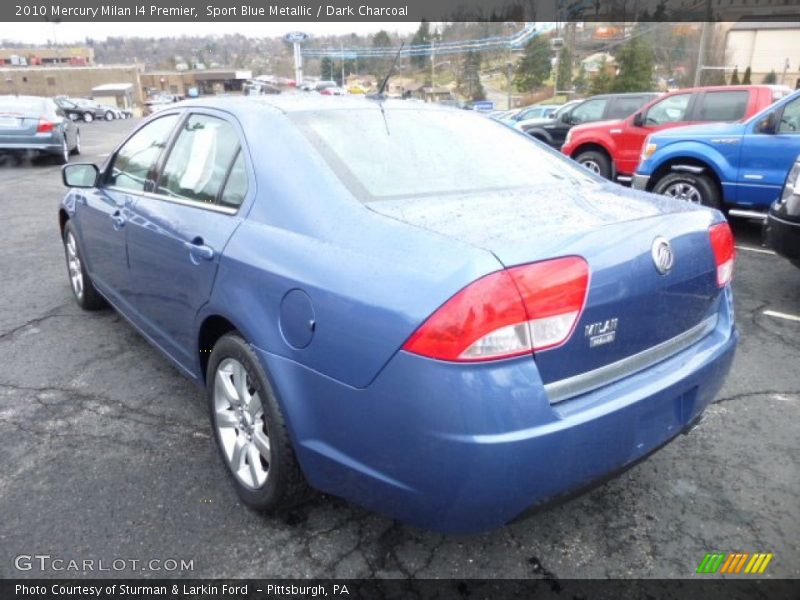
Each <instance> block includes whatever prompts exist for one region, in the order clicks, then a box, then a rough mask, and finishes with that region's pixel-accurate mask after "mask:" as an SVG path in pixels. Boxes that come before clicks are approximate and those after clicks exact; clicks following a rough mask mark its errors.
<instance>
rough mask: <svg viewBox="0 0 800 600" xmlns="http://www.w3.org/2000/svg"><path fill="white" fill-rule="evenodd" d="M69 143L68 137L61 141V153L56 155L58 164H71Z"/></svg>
mask: <svg viewBox="0 0 800 600" xmlns="http://www.w3.org/2000/svg"><path fill="white" fill-rule="evenodd" d="M69 154H70V152H69V143H68V142H67V136H66V134H65V135H64V139H62V140H61V152H59V153H58V154H56V155H55V159H56V164H59V165H65V164H67V163H68V162H69Z"/></svg>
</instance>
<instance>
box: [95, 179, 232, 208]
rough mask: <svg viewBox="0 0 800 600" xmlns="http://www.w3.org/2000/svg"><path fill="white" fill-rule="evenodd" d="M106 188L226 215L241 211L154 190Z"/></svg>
mask: <svg viewBox="0 0 800 600" xmlns="http://www.w3.org/2000/svg"><path fill="white" fill-rule="evenodd" d="M105 189H107V190H112V191H114V192H118V193H120V194H128V195H129V196H144V197H145V198H150V199H151V200H162V201H163V202H172V203H173V204H180V205H182V206H191V207H193V208H199V209H202V210H210V211H211V212H217V213H222V214H225V215H235V214H236V213H237V212H239V209H238V208H232V207H230V206H220V205H219V204H210V203H208V202H198V201H197V200H184V199H182V198H174V197H172V196H167V195H166V194H154V193H153V192H134V191H131V190H126V189H125V188H119V187H116V186H111V185H110V186H108V187H106V188H105Z"/></svg>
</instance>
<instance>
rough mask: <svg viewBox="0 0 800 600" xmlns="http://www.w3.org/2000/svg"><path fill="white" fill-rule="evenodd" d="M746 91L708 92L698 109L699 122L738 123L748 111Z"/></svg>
mask: <svg viewBox="0 0 800 600" xmlns="http://www.w3.org/2000/svg"><path fill="white" fill-rule="evenodd" d="M749 97H750V94H749V93H748V92H747V91H746V90H737V91H730V92H706V93H705V94H703V98H702V99H701V100H700V106H699V108H698V109H697V111H696V112H697V118H696V119H695V120H697V121H738V120H739V119H741V118H743V117H744V113H745V111H746V110H747V100H748V99H749Z"/></svg>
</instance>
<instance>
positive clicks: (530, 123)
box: [513, 100, 583, 141]
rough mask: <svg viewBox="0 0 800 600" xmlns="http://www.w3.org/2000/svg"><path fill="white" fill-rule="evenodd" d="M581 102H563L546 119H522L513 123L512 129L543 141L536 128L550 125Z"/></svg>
mask: <svg viewBox="0 0 800 600" xmlns="http://www.w3.org/2000/svg"><path fill="white" fill-rule="evenodd" d="M581 102H583V100H570V101H569V102H565V103H564V104H562V105H561V106H559V107H558V108H557V109H556V110H554V111H553V112H551V113H550V114H549V115H547V116H546V117H537V118H535V119H524V120H522V121H517V122H516V123H514V125H513V127H514V129H519V130H520V131H524V132H525V133H528V134H529V135H533V137H537V136H539V139H540V141H545V140H544V139H543V137H542V136H541V135H540V134H539V133H538V132H537V128H538V127H540V126H542V125H551V124H552V123H554V122H555V120H556V119H558V118H560V116H561V115H562V114H564V113H565V112H566V111H569V110H572V108H573V107H574V106H577V105H578V104H580V103H581Z"/></svg>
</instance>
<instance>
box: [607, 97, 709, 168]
mask: <svg viewBox="0 0 800 600" xmlns="http://www.w3.org/2000/svg"><path fill="white" fill-rule="evenodd" d="M694 96H695V94H692V93H691V92H687V93H684V94H673V95H671V96H667V97H665V98H662V99H661V100H659V101H658V102H656V103H654V104H652V105H650V107H649V108H648V109H647V110H645V111H644V112H643V113H642V117H641V121H640V120H639V119H636V118H635V117H636V115H631V116H630V117H628V118H627V119H626V120H625V123H624V124H623V125H622V126H621V127H620V131H619V132H618V133H617V134H616V135H617V136H618V137H617V140H618V141H617V153H616V159H617V170H618V171H619V172H620V173H625V174H630V173H633V172H634V171H635V170H636V166H637V165H638V164H639V157H640V156H641V153H642V146H643V145H644V141H645V139H646V138H647V136H648V135H650V134H651V133H655V132H656V131H661V130H662V129H667V128H668V127H675V126H676V125H678V124H688V121H687V119H688V118H689V115H690V114H691V110H692V104H693V99H694ZM638 123H640V124H638Z"/></svg>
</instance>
